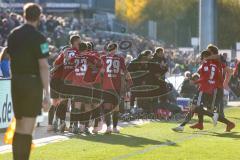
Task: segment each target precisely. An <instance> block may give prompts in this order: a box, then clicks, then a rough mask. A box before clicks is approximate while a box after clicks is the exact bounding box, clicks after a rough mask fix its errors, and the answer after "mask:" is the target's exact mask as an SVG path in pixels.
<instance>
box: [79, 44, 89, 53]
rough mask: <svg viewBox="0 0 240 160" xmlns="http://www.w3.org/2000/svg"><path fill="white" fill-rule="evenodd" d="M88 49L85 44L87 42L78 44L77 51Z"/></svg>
mask: <svg viewBox="0 0 240 160" xmlns="http://www.w3.org/2000/svg"><path fill="white" fill-rule="evenodd" d="M87 49H88V46H87V44H86V43H85V42H81V43H80V44H79V51H80V52H84V51H86V50H87Z"/></svg>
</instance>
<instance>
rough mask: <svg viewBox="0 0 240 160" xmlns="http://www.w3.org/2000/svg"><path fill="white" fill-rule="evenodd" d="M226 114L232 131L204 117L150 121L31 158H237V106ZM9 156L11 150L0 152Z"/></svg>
mask: <svg viewBox="0 0 240 160" xmlns="http://www.w3.org/2000/svg"><path fill="white" fill-rule="evenodd" d="M226 117H228V118H229V119H231V120H232V121H233V122H235V123H236V128H235V129H234V130H233V131H232V132H231V133H225V132H224V131H225V125H224V124H221V123H219V124H218V125H217V127H215V128H214V127H213V125H212V123H211V119H209V118H205V119H206V122H205V124H204V127H205V129H204V130H203V131H196V130H192V129H190V128H189V126H186V128H185V131H184V132H182V133H176V132H173V131H172V130H171V128H172V127H175V126H176V125H177V123H173V122H151V123H149V124H145V125H142V126H130V127H127V128H124V129H122V130H121V134H112V135H94V136H85V137H84V136H77V137H73V138H71V139H70V140H67V141H64V142H59V143H53V144H49V145H46V146H42V147H39V148H36V149H34V150H33V151H32V155H31V160H122V159H124V160H220V159H224V160H238V159H240V125H239V123H240V108H239V107H233V108H228V109H226ZM0 159H1V160H10V159H12V157H11V153H8V154H4V155H0Z"/></svg>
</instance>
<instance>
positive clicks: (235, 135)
mask: <svg viewBox="0 0 240 160" xmlns="http://www.w3.org/2000/svg"><path fill="white" fill-rule="evenodd" d="M210 133H212V134H211V135H212V136H216V137H223V138H234V139H236V140H240V133H239V132H225V133H217V132H210Z"/></svg>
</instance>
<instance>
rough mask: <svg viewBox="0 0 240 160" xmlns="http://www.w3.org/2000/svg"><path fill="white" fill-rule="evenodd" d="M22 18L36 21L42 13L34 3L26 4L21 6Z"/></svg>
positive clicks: (40, 8)
mask: <svg viewBox="0 0 240 160" xmlns="http://www.w3.org/2000/svg"><path fill="white" fill-rule="evenodd" d="M23 11H24V17H25V19H26V20H27V21H31V22H34V21H37V20H38V19H39V17H40V15H41V13H42V7H41V6H40V5H38V4H36V3H27V4H25V5H24V6H23Z"/></svg>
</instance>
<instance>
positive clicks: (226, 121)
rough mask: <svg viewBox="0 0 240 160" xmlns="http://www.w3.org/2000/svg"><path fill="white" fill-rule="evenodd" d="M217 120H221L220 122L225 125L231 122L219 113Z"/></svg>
mask: <svg viewBox="0 0 240 160" xmlns="http://www.w3.org/2000/svg"><path fill="white" fill-rule="evenodd" d="M218 121H219V122H222V123H224V124H226V125H228V124H229V123H231V122H230V121H229V120H228V119H226V118H225V117H224V116H223V115H219V117H218Z"/></svg>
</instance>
